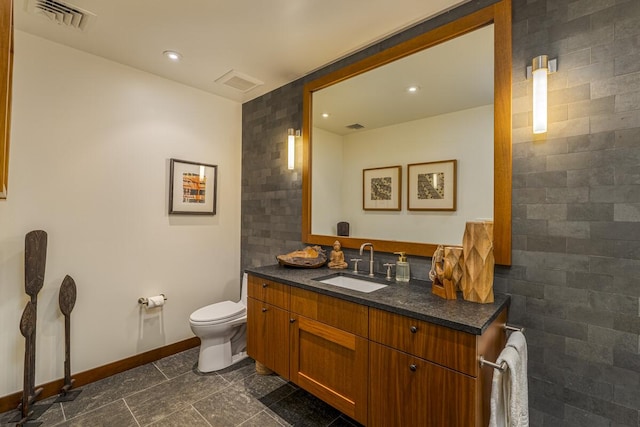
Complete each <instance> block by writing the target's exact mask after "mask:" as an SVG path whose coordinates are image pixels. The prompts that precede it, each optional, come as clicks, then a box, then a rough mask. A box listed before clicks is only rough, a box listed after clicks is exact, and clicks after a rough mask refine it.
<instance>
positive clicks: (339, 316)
mask: <svg viewBox="0 0 640 427" xmlns="http://www.w3.org/2000/svg"><path fill="white" fill-rule="evenodd" d="M291 311H292V312H294V313H298V314H301V315H303V316H305V317H308V318H310V319H313V320H317V321H319V322H322V323H325V324H327V325H329V326H333V327H335V328H338V329H342V330H343V331H346V332H350V333H352V334H355V335H359V336H361V337H364V338H367V337H368V336H369V334H368V329H369V325H368V317H369V308H368V307H366V306H364V305H360V304H356V303H353V302H349V301H345V300H341V299H340V298H334V297H330V296H328V295H322V294H318V293H316V292H311V291H307V290H304V289H300V288H295V287H294V288H291Z"/></svg>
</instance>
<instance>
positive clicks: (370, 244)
mask: <svg viewBox="0 0 640 427" xmlns="http://www.w3.org/2000/svg"><path fill="white" fill-rule="evenodd" d="M367 246H369V276H371V277H373V243H363V244H362V245H361V246H360V255H362V251H363V250H364V248H366V247H367Z"/></svg>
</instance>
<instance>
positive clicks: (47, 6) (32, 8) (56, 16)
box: [25, 0, 96, 31]
mask: <svg viewBox="0 0 640 427" xmlns="http://www.w3.org/2000/svg"><path fill="white" fill-rule="evenodd" d="M25 1H26V6H27V12H29V13H31V14H33V15H40V16H44V17H45V18H47V19H49V20H50V21H51V22H55V23H56V24H58V25H62V26H65V27H69V28H75V29H77V30H80V31H85V30H86V29H87V26H88V25H89V23H90V22H91V21H92V20H93V19H94V18H95V16H96V15H95V14H93V13H91V12H88V11H86V10H83V9H80V8H79V7H77V6H74V5H72V4H71V3H66V2H62V1H59V0H25Z"/></svg>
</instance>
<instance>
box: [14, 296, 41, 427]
mask: <svg viewBox="0 0 640 427" xmlns="http://www.w3.org/2000/svg"><path fill="white" fill-rule="evenodd" d="M35 330H36V306H35V305H34V304H33V303H32V302H31V301H29V302H28V303H27V306H26V307H25V308H24V311H23V312H22V318H20V333H21V334H22V336H23V337H24V341H25V352H24V389H23V390H22V403H21V404H20V412H21V414H20V416H21V417H20V420H16V421H18V424H17V425H18V426H24V425H30V426H36V425H40V424H42V423H39V422H28V420H29V417H30V416H31V415H33V411H31V401H32V398H33V395H32V393H31V389H30V387H31V384H32V383H33V377H34V376H35V369H34V368H35V366H33V365H32V360H33V359H32V357H31V351H32V350H33V349H32V347H31V345H30V343H31V337H32V336H33V334H34V332H35Z"/></svg>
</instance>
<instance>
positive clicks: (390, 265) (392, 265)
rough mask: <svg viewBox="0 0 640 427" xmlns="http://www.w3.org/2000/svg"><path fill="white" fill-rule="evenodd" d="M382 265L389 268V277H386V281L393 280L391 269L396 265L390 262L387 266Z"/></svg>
mask: <svg viewBox="0 0 640 427" xmlns="http://www.w3.org/2000/svg"><path fill="white" fill-rule="evenodd" d="M382 265H384V266H385V267H387V277H386V279H387V280H391V267H395V266H396V265H395V264H393V263H390V262H388V263H386V264H382Z"/></svg>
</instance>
